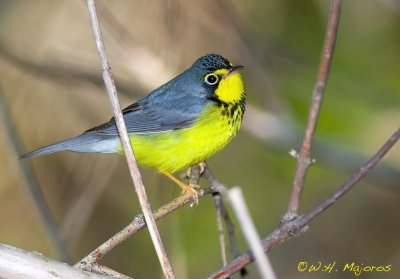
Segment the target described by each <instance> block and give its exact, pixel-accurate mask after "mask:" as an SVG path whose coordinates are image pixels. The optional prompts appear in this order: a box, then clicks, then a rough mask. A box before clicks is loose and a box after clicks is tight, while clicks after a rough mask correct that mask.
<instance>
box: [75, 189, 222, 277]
mask: <svg viewBox="0 0 400 279" xmlns="http://www.w3.org/2000/svg"><path fill="white" fill-rule="evenodd" d="M215 191H216V189H215V188H214V187H209V188H206V189H201V190H200V192H199V198H202V197H204V196H205V195H209V194H212V193H215ZM191 200H192V196H191V195H190V194H189V193H186V192H185V193H183V194H182V195H180V196H179V197H177V198H176V199H174V200H172V201H171V202H169V203H167V204H166V205H163V206H162V207H160V208H159V209H157V210H156V211H155V212H154V218H155V220H159V219H161V218H163V217H164V216H166V215H168V214H170V213H172V212H173V211H175V210H177V209H178V208H181V207H183V206H184V205H186V204H187V203H189V202H190V201H191ZM146 226H147V224H146V222H145V220H144V217H143V215H142V214H138V215H136V216H135V217H134V218H133V220H132V222H131V223H130V224H129V225H128V226H126V227H125V228H123V229H122V230H121V231H120V232H118V233H117V234H115V235H114V236H113V237H111V238H110V239H108V240H107V241H106V242H104V243H103V244H102V245H100V246H99V247H98V248H96V249H95V250H93V251H92V252H91V253H90V254H89V255H87V256H86V257H85V258H84V259H82V260H81V261H79V263H77V264H76V265H75V267H79V268H81V269H83V270H87V271H97V267H96V265H97V263H98V262H99V261H100V260H101V259H102V258H103V257H104V256H105V255H107V254H108V253H109V252H110V251H111V250H112V249H114V248H115V247H116V246H118V245H119V244H121V243H122V242H124V241H125V240H127V239H128V238H129V237H131V236H132V235H134V234H136V233H137V232H139V231H140V230H142V229H144V228H146Z"/></svg>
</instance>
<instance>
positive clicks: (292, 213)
mask: <svg viewBox="0 0 400 279" xmlns="http://www.w3.org/2000/svg"><path fill="white" fill-rule="evenodd" d="M341 5H342V1H341V0H332V1H331V8H330V12H329V20H328V25H327V28H326V35H325V42H324V47H323V51H322V56H321V61H320V64H319V70H318V75H317V81H316V84H315V87H314V90H313V97H312V103H311V108H310V113H309V115H308V121H307V127H306V131H305V134H304V139H303V143H302V145H301V150H300V152H299V153H298V154H296V158H297V166H296V173H295V177H294V181H293V189H292V194H291V197H290V200H289V205H288V209H287V212H286V214H285V216H284V218H283V219H284V220H291V219H293V218H295V217H296V216H297V215H298V209H299V205H300V197H301V192H302V190H303V187H304V182H305V178H306V174H307V170H308V167H309V166H310V164H311V163H312V159H311V157H310V153H311V145H312V143H313V139H314V134H315V130H316V127H317V123H318V117H319V111H320V108H321V105H322V99H323V93H324V90H325V87H326V83H327V80H328V75H329V70H330V68H331V64H332V57H333V51H334V48H335V42H336V35H337V30H338V25H339V18H340V9H341Z"/></svg>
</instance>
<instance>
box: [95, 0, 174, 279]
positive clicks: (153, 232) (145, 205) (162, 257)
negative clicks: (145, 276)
mask: <svg viewBox="0 0 400 279" xmlns="http://www.w3.org/2000/svg"><path fill="white" fill-rule="evenodd" d="M87 6H88V11H89V15H90V21H91V25H92V29H93V35H94V38H95V42H96V46H97V50H98V52H99V58H100V64H101V68H102V72H103V79H104V83H105V85H106V89H107V94H108V97H109V99H110V102H111V106H112V108H113V111H114V118H115V122H116V124H117V128H118V133H119V136H120V139H121V142H122V147H123V149H124V153H125V155H126V156H125V157H126V161H127V164H128V168H129V172H130V175H131V178H132V181H133V184H134V186H135V191H136V193H137V196H138V199H139V202H140V206H141V208H142V211H143V214H144V217H145V220H146V223H147V225H148V227H149V233H150V236H151V239H152V241H153V244H154V248H155V250H156V252H157V256H158V259H159V261H160V263H161V267H162V270H163V272H164V276H165V277H166V278H175V275H174V272H173V270H172V266H171V264H170V262H169V259H168V256H167V252H166V251H165V248H164V245H163V243H162V240H161V237H160V234H159V232H158V230H157V226H156V223H155V220H154V217H153V214H152V211H151V208H150V202H149V200H148V198H147V195H146V191H145V189H144V185H143V182H142V178H141V175H140V172H139V169H138V167H137V164H136V159H135V156H134V155H133V150H132V146H131V144H130V140H129V136H128V133H127V131H126V126H125V122H124V118H123V116H122V112H121V107H120V105H119V102H118V98H117V90H116V88H115V84H114V80H113V78H112V75H111V68H110V66H109V64H108V61H107V56H106V52H105V48H104V44H103V39H102V35H101V31H100V24H99V21H98V18H97V13H96V7H95V4H94V0H87Z"/></svg>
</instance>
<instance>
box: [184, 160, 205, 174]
mask: <svg viewBox="0 0 400 279" xmlns="http://www.w3.org/2000/svg"><path fill="white" fill-rule="evenodd" d="M193 166H196V165H193ZM197 166H198V167H199V168H200V172H199V173H200V175H202V174H203V172H204V170H205V169H206V167H207V164H206V162H200V163H198V164H197ZM191 176H192V167H189V168H188V169H187V171H186V177H189V178H190V177H191Z"/></svg>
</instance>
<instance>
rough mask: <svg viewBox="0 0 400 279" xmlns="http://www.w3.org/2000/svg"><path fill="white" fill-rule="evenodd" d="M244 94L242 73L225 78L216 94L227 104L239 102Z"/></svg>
mask: <svg viewBox="0 0 400 279" xmlns="http://www.w3.org/2000/svg"><path fill="white" fill-rule="evenodd" d="M243 92H244V85H243V79H242V75H241V74H240V73H232V74H230V75H228V76H226V77H225V78H223V79H222V80H221V81H220V83H219V85H218V88H217V89H216V90H215V94H216V95H217V96H218V98H219V99H220V100H221V101H223V102H225V103H232V102H238V101H239V100H240V98H241V96H242V93H243Z"/></svg>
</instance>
